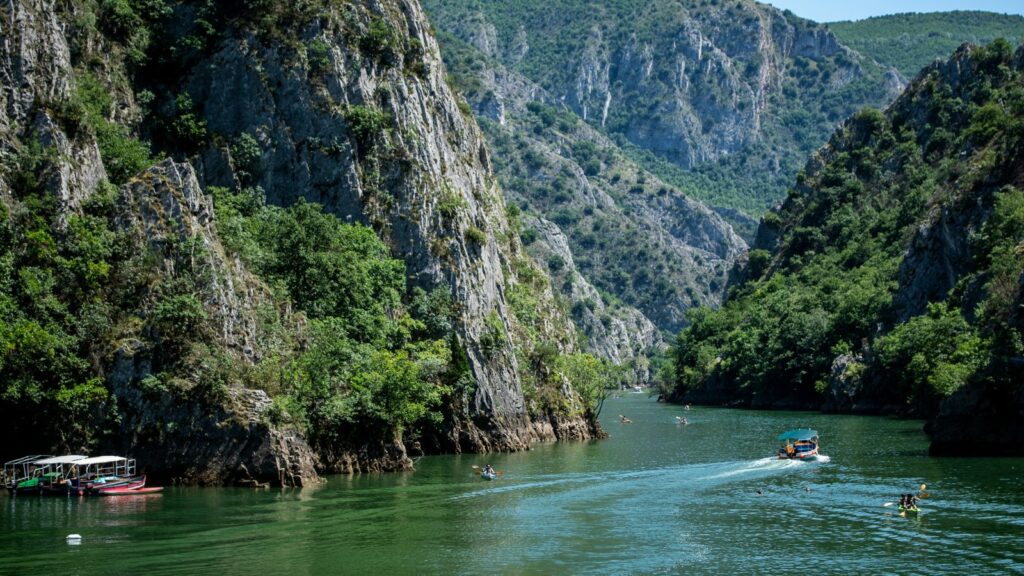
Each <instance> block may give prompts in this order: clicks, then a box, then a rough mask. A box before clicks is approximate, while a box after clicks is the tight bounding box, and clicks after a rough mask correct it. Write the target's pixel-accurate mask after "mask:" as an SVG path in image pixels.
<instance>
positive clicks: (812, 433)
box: [778, 428, 818, 442]
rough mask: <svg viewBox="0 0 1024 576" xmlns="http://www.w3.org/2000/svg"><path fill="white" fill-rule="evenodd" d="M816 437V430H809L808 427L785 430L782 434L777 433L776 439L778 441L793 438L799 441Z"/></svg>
mask: <svg viewBox="0 0 1024 576" xmlns="http://www.w3.org/2000/svg"><path fill="white" fill-rule="evenodd" d="M817 437H818V431H817V430H811V429H810V428H796V429H794V430H786V431H785V432H783V433H782V434H779V438H778V440H779V441H780V442H782V441H785V440H795V441H797V442H800V441H803V440H814V439H815V438H817Z"/></svg>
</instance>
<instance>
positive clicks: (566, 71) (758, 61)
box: [425, 0, 903, 217]
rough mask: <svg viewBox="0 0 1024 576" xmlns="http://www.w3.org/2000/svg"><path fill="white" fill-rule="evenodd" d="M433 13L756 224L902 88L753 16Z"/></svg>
mask: <svg viewBox="0 0 1024 576" xmlns="http://www.w3.org/2000/svg"><path fill="white" fill-rule="evenodd" d="M425 5H426V7H427V9H428V11H429V12H430V13H431V16H432V18H433V19H434V21H435V23H436V24H437V26H438V27H439V28H440V29H441V30H444V31H445V32H447V33H449V34H451V35H452V36H453V37H455V38H457V39H459V40H460V41H462V42H464V43H467V44H469V45H471V46H474V47H476V48H477V49H478V50H479V51H480V52H482V53H483V54H484V55H486V56H487V58H488V60H489V62H492V63H494V64H497V65H501V66H506V67H508V68H510V69H511V70H513V71H514V72H517V73H520V74H522V75H524V76H525V77H527V78H529V79H530V80H531V81H533V82H534V83H536V84H537V85H539V86H541V87H543V88H544V89H545V90H547V91H548V93H550V94H551V95H552V96H553V97H554V100H555V101H557V102H559V103H562V104H564V105H565V106H567V107H568V108H570V109H571V110H573V111H574V112H575V113H576V114H577V115H579V116H580V117H581V118H583V119H584V120H585V121H586V122H588V123H589V124H591V125H592V126H594V127H597V128H599V129H601V130H603V131H606V132H608V133H610V134H614V135H617V136H618V137H620V138H622V139H623V140H625V141H628V142H629V143H631V144H633V145H636V146H638V147H640V148H641V149H644V150H648V151H650V152H652V153H653V154H654V155H655V156H657V157H660V158H662V159H666V160H668V161H669V162H671V163H672V164H674V165H675V166H677V167H679V168H682V169H683V170H685V171H690V172H691V174H690V176H686V175H685V174H684V175H680V176H679V178H680V179H681V180H685V181H687V182H688V183H689V184H691V185H692V186H693V187H694V188H696V189H697V193H698V194H700V195H701V196H700V198H701V199H702V200H706V201H709V202H710V203H711V204H713V205H715V206H723V207H732V208H741V209H743V210H745V211H747V212H748V213H749V214H750V215H752V216H754V217H756V216H757V215H758V213H759V212H760V211H761V210H762V209H763V208H764V207H765V206H767V205H768V204H770V203H773V202H775V201H777V200H779V199H780V198H781V197H782V196H783V195H784V189H785V187H786V186H788V184H789V180H790V179H791V178H792V175H793V174H794V173H795V172H796V170H797V168H798V167H799V159H800V158H803V157H805V156H806V154H808V153H810V152H811V151H813V150H814V149H815V148H816V147H817V146H819V145H820V144H821V143H822V142H823V141H824V140H825V138H826V137H827V136H828V133H829V132H830V131H831V130H832V129H833V127H834V125H835V123H836V122H837V121H838V120H839V119H841V118H843V117H845V116H847V115H849V114H851V113H853V112H854V111H855V110H857V109H858V108H859V107H861V106H864V105H876V106H877V105H881V104H884V103H886V102H887V101H889V100H890V99H891V98H893V97H894V96H895V95H896V94H897V93H898V92H899V90H900V89H901V88H902V86H903V82H902V80H901V79H900V76H899V74H898V73H896V72H892V71H887V70H884V69H883V68H881V67H880V66H878V65H877V64H876V63H875V62H874V61H873V60H871V59H865V58H863V57H861V55H859V54H857V53H856V52H853V51H851V50H849V49H848V48H846V47H845V46H843V45H842V44H840V43H839V41H837V39H836V37H835V36H834V35H833V34H832V32H831V31H830V30H828V28H827V26H823V25H819V24H816V23H813V22H809V21H806V20H803V19H801V18H798V17H796V16H794V15H793V14H792V13H791V12H788V11H786V12H783V11H780V10H777V9H775V8H772V7H770V6H766V5H763V4H758V3H756V2H749V1H742V2H669V1H655V2H636V1H634V0H616V1H613V2H606V3H603V4H601V5H600V6H594V5H593V4H592V3H587V2H568V3H560V4H558V5H554V4H551V3H545V2H537V1H527V2H512V3H482V4H481V3H474V2H458V1H456V2H440V1H438V2H434V1H428V2H425ZM488 67H491V66H490V65H488ZM794 159H797V160H795V161H794ZM653 165H656V163H652V166H653ZM664 172H665V173H666V174H669V173H673V171H672V170H668V169H667V168H666V169H665V170H664ZM698 174H699V176H698Z"/></svg>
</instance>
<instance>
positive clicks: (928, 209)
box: [676, 41, 1024, 414]
mask: <svg viewBox="0 0 1024 576" xmlns="http://www.w3.org/2000/svg"><path fill="white" fill-rule="evenodd" d="M955 58H956V59H957V60H958V63H959V65H960V66H961V67H962V68H963V69H964V70H965V71H964V72H963V74H962V77H959V78H954V79H952V80H951V79H950V78H948V77H944V76H943V75H941V74H940V73H939V72H933V73H932V74H930V75H929V76H927V77H924V78H921V79H920V80H919V81H918V82H917V83H916V84H914V85H913V86H911V88H910V89H909V91H908V93H906V94H904V96H903V97H901V99H900V100H899V101H898V102H897V103H896V105H895V106H894V108H893V109H891V110H890V111H889V112H888V114H886V115H883V114H881V113H880V112H877V111H873V110H867V111H864V112H862V113H860V114H858V115H857V116H855V117H854V118H852V119H851V120H850V121H848V122H847V124H846V125H845V126H844V127H843V129H842V130H841V131H840V132H838V133H837V134H836V135H835V136H834V137H833V139H832V141H831V144H830V147H829V148H828V149H826V150H824V151H823V152H822V153H821V156H822V160H823V162H824V163H823V165H821V166H820V167H815V166H814V164H813V163H812V164H811V165H809V166H810V167H811V168H812V169H811V170H810V171H809V172H808V173H806V174H804V173H801V174H800V176H799V177H798V179H797V182H798V183H797V185H796V186H795V187H794V188H793V189H792V190H791V191H790V194H789V197H788V199H787V200H786V202H785V204H784V205H783V206H782V208H781V209H780V210H779V211H777V212H771V213H769V214H768V215H766V216H765V219H764V225H763V228H762V234H765V235H766V236H767V237H772V236H774V237H777V238H778V242H777V244H775V243H772V242H770V241H767V242H766V245H765V246H763V247H762V248H764V247H767V248H769V249H772V250H771V251H767V250H764V249H757V250H754V251H752V252H751V257H750V263H749V264H748V266H747V269H746V276H747V278H746V281H745V282H743V283H741V284H740V285H738V286H736V287H734V288H733V291H732V293H731V296H730V301H729V302H728V303H727V304H726V305H725V306H724V307H723V308H722V309H721V310H718V311H711V310H706V309H705V310H696V311H694V312H693V313H692V314H691V317H690V320H691V322H692V326H691V327H690V328H688V329H686V330H684V331H683V332H682V333H681V334H680V335H679V339H678V342H677V345H676V374H677V392H678V393H679V394H680V395H687V394H692V393H707V392H708V391H710V390H718V391H724V393H725V396H726V397H728V398H730V399H734V398H738V399H743V400H745V401H747V402H750V403H754V404H772V403H778V402H789V403H797V404H801V405H804V406H820V405H821V403H822V400H823V397H822V394H823V393H824V392H825V391H826V389H827V387H828V385H829V384H828V382H829V379H830V373H831V370H832V363H833V359H834V358H835V357H836V356H837V355H840V354H852V355H853V356H851V358H852V361H851V362H850V363H849V366H848V367H847V368H846V372H845V377H847V378H853V379H854V380H856V381H857V382H860V383H861V384H863V386H864V391H863V393H864V395H865V397H867V398H868V399H870V401H872V402H875V403H881V404H889V405H892V404H903V405H905V406H907V407H908V408H909V409H912V410H917V411H918V412H919V413H924V414H933V413H934V411H935V407H936V406H937V403H938V401H939V400H941V399H942V398H945V397H948V396H949V395H950V394H952V393H953V392H955V391H956V390H957V389H959V388H961V387H963V386H964V385H966V384H969V383H977V384H979V385H982V386H985V385H994V383H996V382H999V381H1002V380H1006V379H1007V378H1009V376H1008V375H1009V374H1010V372H1008V370H1009V368H1008V367H1009V366H1010V364H1012V362H1013V361H1012V358H1014V357H1019V356H1020V355H1021V353H1022V351H1024V347H1022V338H1021V337H1022V332H1021V329H1022V324H1021V317H1020V313H1019V311H1018V310H1017V309H1015V306H1018V305H1019V303H1020V302H1021V283H1020V278H1021V276H1022V273H1024V254H1022V252H1021V246H1022V245H1024V244H1022V242H1024V227H1022V208H1021V207H1022V202H1024V198H1022V196H1024V193H1022V192H1021V190H1020V189H1018V188H1016V187H1013V186H1011V185H1009V184H1011V183H1014V182H1019V178H1020V168H1021V166H1022V163H1021V158H1022V154H1024V73H1022V71H1021V70H1020V69H1017V68H1014V67H1013V66H1014V64H1013V62H1014V56H1013V52H1012V48H1011V47H1010V46H1009V44H1007V43H1006V42H1005V41H997V42H995V43H993V44H992V45H990V46H989V47H987V48H984V49H977V50H975V51H974V52H972V53H971V54H970V55H969V56H968V55H966V54H960V53H958V54H957V55H956V56H955ZM986 207H991V208H986ZM939 209H941V213H942V214H944V215H945V216H944V217H945V218H951V219H952V218H956V219H958V221H961V222H962V221H967V222H977V220H971V219H972V218H974V219H979V218H984V217H987V219H986V220H984V222H983V225H981V226H980V229H977V230H975V232H974V233H973V234H970V233H968V232H969V231H968V230H966V229H961V227H964V226H966V225H965V224H963V223H960V224H943V225H941V229H943V230H944V229H950V228H952V229H954V230H956V231H955V232H952V233H951V234H952V235H953V239H951V240H948V241H947V242H948V243H949V244H955V243H956V242H960V243H962V244H963V245H964V246H962V247H961V248H959V249H962V250H965V251H969V252H970V253H971V254H973V258H972V260H970V261H968V262H966V263H963V264H957V265H955V266H957V268H956V269H955V270H956V276H957V282H956V283H955V285H951V286H945V291H943V292H942V293H940V294H938V295H937V299H936V300H935V301H933V302H932V303H931V304H929V305H928V306H927V307H926V308H927V310H926V311H923V312H925V313H923V314H921V312H922V311H916V310H915V305H914V304H912V303H908V302H912V300H913V297H912V296H911V295H909V294H912V291H911V290H912V289H911V288H909V287H908V283H910V282H912V281H913V280H914V272H913V271H912V267H913V266H914V264H909V265H908V264H906V260H905V259H906V258H910V257H911V256H908V247H909V246H912V242H911V241H912V239H914V238H915V237H917V236H916V235H917V233H918V232H917V231H918V228H919V227H922V226H926V225H933V224H935V223H936V221H935V219H936V218H938V214H939V212H936V210H939ZM974 225H975V226H977V225H978V224H974ZM932 233H933V234H938V233H940V232H938V231H935V232H932ZM917 238H918V239H917V240H916V241H915V242H918V243H923V242H924V239H923V238H921V237H917ZM925 238H926V237H925ZM956 238H959V240H956ZM945 249H951V248H945ZM922 250H923V249H922ZM913 253H914V252H913V249H911V250H910V254H913ZM925 254H927V253H925ZM922 257H923V256H922ZM933 257H934V256H933ZM918 265H920V264H918ZM947 265H950V266H954V265H953V264H947ZM907 266H910V267H911V268H910V269H908V268H907ZM925 280H926V281H931V282H933V283H935V284H938V285H939V286H942V282H944V280H943V279H942V278H941V277H940V276H939V275H935V277H934V278H926V279H925Z"/></svg>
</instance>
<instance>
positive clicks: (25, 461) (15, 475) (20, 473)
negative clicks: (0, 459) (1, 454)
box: [3, 454, 52, 495]
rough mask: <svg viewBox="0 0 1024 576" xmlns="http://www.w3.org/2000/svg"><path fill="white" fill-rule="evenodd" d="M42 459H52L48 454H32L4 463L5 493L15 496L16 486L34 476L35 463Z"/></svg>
mask: <svg viewBox="0 0 1024 576" xmlns="http://www.w3.org/2000/svg"><path fill="white" fill-rule="evenodd" d="M44 458H52V456H51V455H49V454H33V455H31V456H22V457H21V458H17V459H15V460H11V461H9V462H5V463H4V470H3V480H4V487H5V488H7V491H8V492H9V493H11V494H12V495H13V494H17V493H18V485H19V484H21V483H22V482H25V481H26V480H29V479H31V478H32V477H33V476H35V471H36V469H37V468H38V466H36V462H37V461H39V460H42V459H44Z"/></svg>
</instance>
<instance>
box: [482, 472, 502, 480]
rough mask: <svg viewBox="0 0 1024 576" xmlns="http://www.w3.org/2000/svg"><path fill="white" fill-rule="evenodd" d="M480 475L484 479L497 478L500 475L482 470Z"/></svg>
mask: <svg viewBox="0 0 1024 576" xmlns="http://www.w3.org/2000/svg"><path fill="white" fill-rule="evenodd" d="M480 477H481V478H483V479H484V480H494V479H495V478H497V477H498V475H497V474H495V473H494V472H481V473H480Z"/></svg>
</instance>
